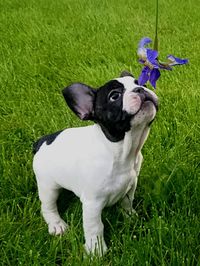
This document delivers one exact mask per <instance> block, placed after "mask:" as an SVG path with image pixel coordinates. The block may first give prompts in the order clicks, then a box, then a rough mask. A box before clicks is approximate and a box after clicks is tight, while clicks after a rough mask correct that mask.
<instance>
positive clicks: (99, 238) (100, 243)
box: [83, 201, 107, 256]
mask: <svg viewBox="0 0 200 266" xmlns="http://www.w3.org/2000/svg"><path fill="white" fill-rule="evenodd" d="M103 207H104V206H103V204H101V203H99V202H96V201H85V202H83V228H84V235H85V249H86V252H87V253H88V254H93V255H98V256H102V255H103V254H104V253H105V252H106V250H107V246H106V243H105V241H104V236H103V229H104V226H103V223H102V221H101V213H102V209H103Z"/></svg>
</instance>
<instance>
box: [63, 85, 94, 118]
mask: <svg viewBox="0 0 200 266" xmlns="http://www.w3.org/2000/svg"><path fill="white" fill-rule="evenodd" d="M62 93H63V96H64V98H65V101H66V103H67V104H68V106H69V107H70V108H71V110H72V111H73V112H74V113H75V114H76V115H77V116H78V117H79V118H80V119H82V120H92V118H93V113H94V100H95V95H96V92H95V90H94V89H92V88H91V87H89V86H87V85H85V84H82V83H74V84H72V85H70V86H68V87H66V88H64V89H63V91H62Z"/></svg>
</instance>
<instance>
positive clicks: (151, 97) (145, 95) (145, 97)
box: [133, 87, 158, 111]
mask: <svg viewBox="0 0 200 266" xmlns="http://www.w3.org/2000/svg"><path fill="white" fill-rule="evenodd" d="M133 92H135V93H137V94H138V95H139V96H140V98H141V100H142V103H143V102H147V101H150V102H152V103H153V104H154V106H155V108H156V110H157V111H158V98H157V96H156V95H155V93H154V92H152V91H151V92H150V91H147V90H146V89H144V88H143V87H137V88H135V89H134V90H133Z"/></svg>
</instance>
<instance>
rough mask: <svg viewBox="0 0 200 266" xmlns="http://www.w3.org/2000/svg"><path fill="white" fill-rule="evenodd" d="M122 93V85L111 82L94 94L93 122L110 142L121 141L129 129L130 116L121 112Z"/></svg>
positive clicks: (115, 81)
mask: <svg viewBox="0 0 200 266" xmlns="http://www.w3.org/2000/svg"><path fill="white" fill-rule="evenodd" d="M124 91H125V88H124V85H123V84H122V83H120V82H118V81H117V80H112V81H109V82H108V83H106V84H105V85H104V86H102V87H100V88H99V89H98V90H97V93H96V99H95V105H94V121H95V122H96V123H98V124H99V125H100V126H101V128H102V130H103V132H104V134H105V136H106V137H107V138H108V139H109V140H110V141H112V142H117V141H120V140H122V139H123V138H124V135H125V132H127V131H129V130H130V127H131V125H130V120H131V117H132V116H131V115H129V114H128V113H127V112H125V111H123V110H122V108H123V95H124Z"/></svg>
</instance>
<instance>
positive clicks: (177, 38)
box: [0, 0, 200, 266]
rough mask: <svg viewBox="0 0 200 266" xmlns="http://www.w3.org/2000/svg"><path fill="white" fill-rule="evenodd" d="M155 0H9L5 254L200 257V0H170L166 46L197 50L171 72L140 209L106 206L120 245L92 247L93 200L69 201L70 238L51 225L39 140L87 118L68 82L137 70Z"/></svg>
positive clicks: (0, 245) (96, 81)
mask: <svg viewBox="0 0 200 266" xmlns="http://www.w3.org/2000/svg"><path fill="white" fill-rule="evenodd" d="M154 4H155V3H154V1H150V0H141V1H131V0H126V1H125V0H119V1H116V0H109V1H106V0H101V1H100V0H94V1H92V0H87V1H86V0H58V1H53V0H37V1H36V0H29V1H26V0H4V1H1V2H0V29H1V30H0V32H1V34H0V86H1V91H0V189H1V192H0V265H11V266H12V265H27V266H29V265H36V266H37V265H48V266H49V265H75V266H76V265H77V266H79V265H113V266H115V265H127V266H129V265H130V266H132V265H142V266H143V265H158V266H160V265H174V266H177V265H200V241H199V239H200V236H199V232H200V163H199V162H200V152H199V151H200V123H199V119H200V107H199V94H200V86H199V77H200V68H199V63H198V62H199V40H200V27H199V25H200V16H199V14H200V5H199V2H198V1H197V0H190V1H185V0H178V1H173V0H169V1H164V0H160V9H159V12H160V13H159V40H160V45H159V48H160V55H161V58H164V57H165V56H166V55H167V54H170V53H172V54H174V55H176V56H179V57H186V58H189V60H190V63H189V65H187V66H182V67H177V68H176V69H174V70H173V71H172V72H170V73H169V72H164V73H162V77H161V79H160V80H159V82H158V84H157V86H158V88H157V91H156V93H157V94H158V96H159V98H160V111H159V113H158V116H157V119H156V122H155V123H154V125H153V127H152V131H151V134H150V137H149V139H148V141H147V143H146V146H145V147H144V149H143V154H144V158H145V160H144V164H143V167H142V171H141V175H140V179H139V184H138V188H137V192H136V198H135V208H136V210H137V212H138V214H139V216H138V217H132V218H127V217H124V216H123V214H122V213H121V211H120V209H119V208H118V207H117V206H114V207H112V208H109V209H106V210H105V211H104V213H103V220H104V224H105V238H106V241H107V244H108V247H109V251H108V253H107V255H106V256H105V257H104V258H101V259H100V258H93V260H91V258H84V250H83V243H84V238H83V229H82V218H81V205H80V202H79V201H78V200H76V199H75V200H73V201H72V203H71V204H69V203H67V206H68V205H69V207H68V208H67V211H66V212H65V213H64V214H63V216H64V219H65V220H66V221H68V224H69V225H70V227H69V230H68V233H66V234H65V235H64V236H63V237H52V236H49V235H48V232H47V226H46V224H45V222H44V221H43V219H42V217H41V215H40V202H39V199H38V194H37V188H36V182H35V178H34V175H33V171H32V143H33V142H34V141H35V140H36V139H37V138H38V137H40V136H41V135H44V134H47V133H51V132H54V131H57V130H60V129H63V128H65V127H72V126H82V125H85V124H86V123H83V122H81V121H80V120H78V119H77V118H76V117H75V116H74V115H72V113H71V112H69V110H68V109H67V108H66V104H65V102H64V100H63V98H62V95H61V89H62V88H63V87H65V86H66V85H68V84H69V83H71V82H75V81H81V82H84V83H86V84H89V85H91V86H94V87H98V86H100V85H102V84H103V83H104V82H106V81H108V80H110V79H112V78H115V77H117V76H118V75H119V73H120V72H121V70H124V69H128V70H130V71H132V72H133V73H134V74H135V76H136V77H137V76H138V75H139V73H140V70H141V66H140V65H139V64H138V62H137V57H136V48H137V44H138V41H139V40H140V39H141V38H142V37H143V36H149V37H151V38H153V36H154V22H155V16H154V14H155V5H154Z"/></svg>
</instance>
